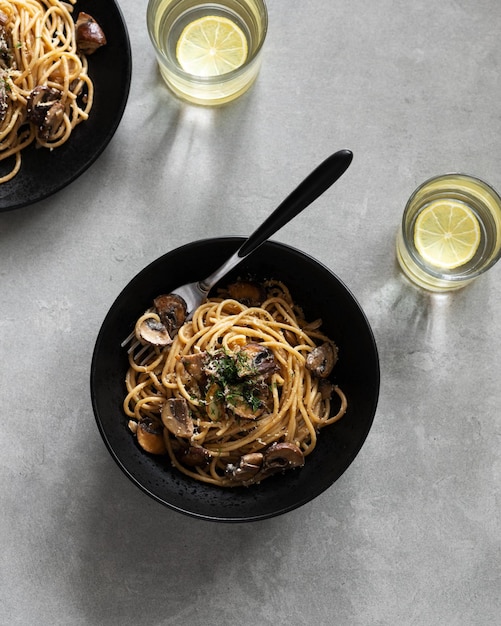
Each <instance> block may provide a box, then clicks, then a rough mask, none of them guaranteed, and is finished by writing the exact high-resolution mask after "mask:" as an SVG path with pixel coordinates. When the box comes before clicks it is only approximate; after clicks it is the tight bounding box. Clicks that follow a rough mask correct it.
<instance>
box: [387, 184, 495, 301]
mask: <svg viewBox="0 0 501 626" xmlns="http://www.w3.org/2000/svg"><path fill="white" fill-rule="evenodd" d="M500 256H501V198H500V197H499V195H498V193H497V192H496V191H495V190H494V189H493V188H492V187H491V186H490V185H488V184H487V183H486V182H484V181H482V180H480V179H479V178H476V177H474V176H468V175H466V174H445V175H443V176H437V177H434V178H431V179H429V180H427V181H426V182H424V183H423V184H422V185H420V186H419V187H418V188H417V189H416V191H414V193H413V194H412V195H411V197H410V198H409V200H408V202H407V205H406V207H405V210H404V214H403V217H402V224H401V226H400V229H399V231H398V235H397V259H398V262H399V264H400V267H401V268H402V270H403V272H404V274H405V275H406V276H407V277H408V278H409V279H410V280H411V281H412V282H414V283H415V284H417V285H419V286H420V287H424V288H425V289H428V290H430V291H436V292H444V291H451V290H454V289H459V288H461V287H464V286H465V285H467V284H468V283H470V282H471V281H472V280H474V279H475V278H476V277H477V276H479V275H480V274H482V273H483V272H485V271H486V270H488V269H489V268H490V267H492V266H493V265H494V264H495V263H496V262H497V261H498V260H499V258H500Z"/></svg>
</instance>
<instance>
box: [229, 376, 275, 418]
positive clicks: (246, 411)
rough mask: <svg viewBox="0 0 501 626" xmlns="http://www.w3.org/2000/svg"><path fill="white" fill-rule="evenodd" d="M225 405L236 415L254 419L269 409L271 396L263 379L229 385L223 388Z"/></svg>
mask: <svg viewBox="0 0 501 626" xmlns="http://www.w3.org/2000/svg"><path fill="white" fill-rule="evenodd" d="M225 399H226V405H227V406H228V408H229V409H231V411H232V412H233V413H234V414H235V415H238V417H243V418H244V419H250V420H255V419H258V417H261V416H262V415H263V414H264V413H266V412H269V411H270V407H271V403H272V401H273V396H272V393H271V390H270V387H269V385H267V384H266V383H265V382H264V381H256V382H254V381H252V382H251V383H250V384H239V385H229V386H227V387H226V388H225Z"/></svg>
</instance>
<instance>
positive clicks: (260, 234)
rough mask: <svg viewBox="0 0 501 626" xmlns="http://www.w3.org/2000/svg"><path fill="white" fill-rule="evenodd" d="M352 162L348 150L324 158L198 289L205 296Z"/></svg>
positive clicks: (201, 282) (320, 193)
mask: <svg viewBox="0 0 501 626" xmlns="http://www.w3.org/2000/svg"><path fill="white" fill-rule="evenodd" d="M352 159H353V153H352V152H350V150H338V152H335V153H334V154H331V156H330V157H327V159H325V161H323V162H322V163H321V164H320V165H319V166H318V167H317V168H316V169H314V170H313V172H311V174H309V175H308V176H307V177H306V178H305V179H304V180H303V182H302V183H300V184H299V185H298V186H297V187H296V189H294V191H293V192H292V193H290V194H289V195H288V196H287V198H285V200H284V201H283V202H282V203H281V204H280V205H279V206H278V207H277V208H276V209H275V210H274V211H273V213H272V214H271V215H270V216H269V217H268V218H267V219H266V220H265V221H264V222H263V223H262V224H261V226H259V227H258V228H257V229H256V230H255V231H254V232H253V233H252V235H251V236H250V237H249V238H248V239H247V240H246V241H245V242H244V243H243V244H242V245H241V246H240V248H239V249H238V250H237V251H236V252H235V253H234V254H233V255H232V256H231V257H230V258H229V259H228V260H227V261H226V263H224V264H223V265H222V266H221V267H220V268H219V269H217V270H216V271H215V272H214V273H213V274H211V275H210V276H209V277H208V278H206V279H205V280H203V281H200V283H199V287H200V289H202V290H203V291H204V292H205V293H208V292H209V291H210V289H211V287H213V286H214V285H215V284H216V283H217V282H218V281H219V280H220V279H221V278H222V277H223V276H225V275H226V274H227V273H228V272H229V271H230V270H231V269H233V268H234V267H235V266H236V265H238V264H239V263H240V262H241V261H242V260H243V259H245V258H246V257H248V256H249V254H252V252H254V251H255V250H256V249H257V248H259V246H260V245H261V244H262V243H264V242H265V241H266V240H267V239H269V238H270V237H271V236H272V235H273V234H274V233H276V232H277V230H279V229H280V228H282V226H285V224H287V223H288V222H290V221H291V220H292V219H293V218H294V217H296V215H299V213H301V211H303V210H304V209H306V207H307V206H309V205H310V204H311V203H312V202H313V201H314V200H316V199H317V198H318V197H319V196H321V195H322V194H323V193H324V191H326V190H327V189H328V188H329V187H330V186H331V185H332V184H334V183H335V182H336V180H337V179H338V178H340V177H341V176H342V175H343V174H344V173H345V172H346V170H347V169H348V167H349V165H350V163H351V161H352Z"/></svg>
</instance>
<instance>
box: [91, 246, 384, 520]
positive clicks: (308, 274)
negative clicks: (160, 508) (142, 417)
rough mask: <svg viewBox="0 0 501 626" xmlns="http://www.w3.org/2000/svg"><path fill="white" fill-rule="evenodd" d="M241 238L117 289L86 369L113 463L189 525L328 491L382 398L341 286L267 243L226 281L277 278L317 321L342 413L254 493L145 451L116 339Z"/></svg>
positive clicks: (357, 318) (255, 514)
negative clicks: (127, 404) (191, 520)
mask: <svg viewBox="0 0 501 626" xmlns="http://www.w3.org/2000/svg"><path fill="white" fill-rule="evenodd" d="M242 241H243V239H240V238H235V237H233V238H222V239H208V240H203V241H197V242H194V243H191V244H188V245H185V246H183V247H181V248H178V249H176V250H174V251H172V252H170V253H168V254H166V255H164V256H162V257H160V258H159V259H157V260H156V261H154V262H153V263H151V264H150V265H149V266H148V267H146V268H145V269H144V270H142V271H141V272H140V273H139V274H138V275H137V276H136V277H135V278H134V279H133V280H132V281H131V282H130V283H129V284H128V285H127V286H126V287H125V289H124V290H123V291H122V293H121V294H120V295H119V296H118V298H117V299H116V301H115V302H114V304H113V305H112V307H111V309H110V311H109V313H108V315H107V316H106V318H105V320H104V322H103V325H102V327H101V330H100V332H99V335H98V338H97V342H96V346H95V349H94V354H93V359H92V367H91V395H92V403H93V408H94V414H95V417H96V420H97V424H98V427H99V429H100V432H101V435H102V437H103V439H104V442H105V444H106V446H107V447H108V450H109V451H110V453H111V455H112V457H113V458H114V459H115V461H116V462H117V463H118V465H119V466H120V468H121V469H122V470H123V471H124V472H125V474H126V475H127V476H128V477H129V478H130V479H131V480H132V481H133V482H134V483H135V484H136V485H137V486H139V487H140V488H141V489H142V490H143V491H145V492H146V493H147V494H149V495H150V496H151V497H153V498H154V499H156V500H158V501H159V502H161V503H162V504H165V505H166V506H168V507H170V508H172V509H175V510H177V511H180V512H182V513H186V514H189V515H192V516H194V517H198V518H203V519H209V520H215V521H223V522H239V521H240V522H243V521H254V520H259V519H265V518H269V517H273V516H275V515H279V514H281V513H285V512H286V511H291V510H292V509H295V508H297V507H299V506H301V505H302V504H305V503H306V502H308V501H310V500H312V499H313V498H315V497H316V496H317V495H319V494H320V493H322V492H323V491H324V490H325V489H327V488H328V487H329V486H331V485H332V483H334V481H336V480H337V479H338V478H339V477H340V476H341V475H342V474H343V472H344V471H345V470H346V469H347V468H348V466H349V465H350V464H351V463H352V461H353V460H354V458H355V457H356V455H357V454H358V452H359V450H360V448H361V447H362V444H363V443H364V441H365V439H366V437H367V434H368V433H369V429H370V427H371V425H372V421H373V419H374V414H375V411H376V405H377V400H378V395H379V360H378V354H377V348H376V344H375V341H374V336H373V334H372V330H371V328H370V326H369V323H368V321H367V319H366V317H365V315H364V313H363V311H362V309H361V308H360V306H359V305H358V303H357V302H356V300H355V298H354V297H353V296H352V294H351V293H350V292H349V290H348V289H347V288H346V287H345V285H344V284H343V283H342V282H341V281H340V280H339V278H337V277H336V276H335V275H334V274H332V272H330V271H329V270H328V269H327V268H326V267H324V266H323V265H321V264H320V263H318V262H317V261H315V260H314V259H312V258H311V257H308V256H306V255H305V254H303V253H301V252H299V251H298V250H295V249H294V248H290V247H288V246H285V245H283V244H279V243H274V242H267V243H265V244H263V245H262V246H261V247H260V248H259V249H258V250H257V251H256V252H254V253H253V254H252V255H251V256H250V257H249V258H248V259H246V260H245V261H244V262H243V263H242V264H241V265H240V266H238V267H237V268H236V269H235V270H233V272H232V275H230V276H229V277H228V279H227V280H231V279H232V278H235V277H236V276H238V275H242V276H244V275H247V274H248V273H250V274H252V275H253V276H254V277H256V278H269V277H273V278H277V279H280V280H283V281H284V282H285V283H286V284H287V285H288V286H289V288H290V290H291V293H292V296H293V297H294V299H295V300H296V302H298V303H299V304H300V305H301V306H302V307H303V309H304V312H305V316H306V319H310V320H314V319H316V318H317V317H321V318H322V319H323V321H324V323H323V327H322V328H323V329H324V331H325V332H326V333H327V335H328V336H330V337H331V338H332V339H334V340H335V341H336V343H337V344H338V346H339V355H340V356H339V362H338V364H337V365H336V368H335V380H336V382H338V383H339V385H340V386H341V388H342V389H343V390H344V392H345V393H346V395H347V397H348V403H349V408H348V412H347V414H346V415H345V416H344V417H343V418H342V419H341V420H340V421H339V422H337V423H336V424H333V425H331V426H329V427H327V428H325V429H324V430H322V431H321V434H320V437H319V442H318V444H317V447H316V449H315V450H314V452H313V453H312V454H311V455H310V456H309V457H308V458H307V461H306V464H305V466H304V467H303V468H301V469H298V470H294V471H290V472H288V473H285V474H283V475H277V476H272V477H271V478H268V479H266V480H265V481H263V482H262V483H261V484H260V485H253V486H251V487H240V488H236V489H221V488H219V487H214V486H211V485H205V484H203V483H200V482H198V481H195V480H193V479H191V478H189V477H186V476H184V475H183V474H181V473H180V472H178V471H177V470H175V469H174V468H172V467H171V466H170V464H168V463H166V461H165V459H163V458H159V457H153V456H150V455H148V454H146V453H145V452H143V451H142V450H141V449H140V448H139V447H138V445H137V443H136V441H135V438H134V437H132V435H131V433H130V432H129V430H128V428H127V419H126V417H125V414H124V413H123V410H122V402H123V398H124V393H125V382H124V380H125V373H126V370H127V358H126V352H125V350H124V349H122V348H121V347H120V343H121V342H122V340H123V339H124V338H125V337H127V336H128V335H129V333H130V331H131V329H132V328H133V325H134V322H135V320H136V319H137V317H139V315H141V314H142V313H143V312H144V310H145V309H147V308H148V307H149V306H150V305H151V301H152V299H153V298H154V297H155V296H157V295H158V294H160V293H164V292H168V291H171V290H173V289H174V288H175V287H176V286H179V285H180V284H184V283H187V282H193V281H195V280H197V279H200V278H202V276H201V274H203V275H204V276H205V275H208V274H209V273H210V272H212V271H213V270H215V269H216V268H217V267H219V266H220V265H221V264H222V263H223V262H224V261H225V260H226V259H227V258H228V257H229V256H230V255H231V254H232V253H233V252H234V251H235V250H236V249H237V247H238V246H239V245H240V244H241V243H242Z"/></svg>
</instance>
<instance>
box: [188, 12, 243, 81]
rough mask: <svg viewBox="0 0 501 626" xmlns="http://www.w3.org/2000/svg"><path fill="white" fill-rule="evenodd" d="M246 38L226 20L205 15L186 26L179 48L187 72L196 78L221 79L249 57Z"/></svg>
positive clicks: (216, 16)
mask: <svg viewBox="0 0 501 626" xmlns="http://www.w3.org/2000/svg"><path fill="white" fill-rule="evenodd" d="M247 52H248V48H247V39H246V38H245V35H244V33H243V31H242V29H241V28H240V27H239V26H237V24H235V22H233V21H232V20H230V19H228V18H227V17H222V16H219V15H206V16H204V17H200V18H199V19H197V20H194V21H193V22H190V23H189V24H188V26H186V27H185V28H184V30H183V32H182V33H181V36H180V37H179V40H178V42H177V46H176V57H177V60H178V62H179V65H180V66H181V67H182V68H183V70H184V71H185V72H188V73H189V74H194V75H195V76H202V77H208V76H220V75H221V74H227V73H228V72H231V71H232V70H235V69H237V68H238V67H240V66H241V65H242V64H243V63H244V62H245V59H246V58H247Z"/></svg>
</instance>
